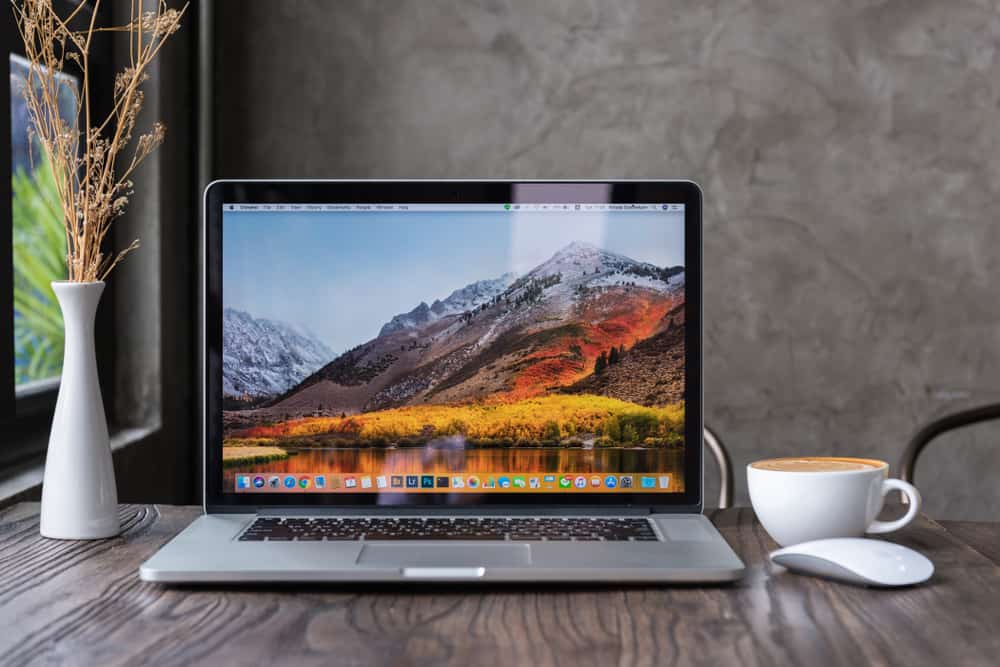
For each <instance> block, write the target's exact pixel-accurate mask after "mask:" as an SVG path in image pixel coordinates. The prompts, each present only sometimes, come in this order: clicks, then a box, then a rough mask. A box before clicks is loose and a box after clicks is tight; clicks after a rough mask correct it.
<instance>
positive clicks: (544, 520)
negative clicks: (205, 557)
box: [239, 517, 658, 542]
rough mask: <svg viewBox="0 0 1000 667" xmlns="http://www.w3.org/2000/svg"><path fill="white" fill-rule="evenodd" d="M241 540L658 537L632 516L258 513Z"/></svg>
mask: <svg viewBox="0 0 1000 667" xmlns="http://www.w3.org/2000/svg"><path fill="white" fill-rule="evenodd" d="M239 539H240V541H241V542H263V541H268V542H322V541H324V540H327V541H343V540H367V541H373V540H512V541H549V542H569V541H577V542H581V541H583V542H596V541H608V542H620V541H637V542H655V541H656V540H657V539H658V538H657V536H656V533H655V532H654V531H653V527H652V525H651V524H650V522H649V520H648V519H642V518H629V517H540V518H522V517H486V518H471V517H470V518H465V517H455V518H444V517H442V518H420V517H258V518H257V519H256V520H255V521H254V522H253V524H251V525H250V527H249V528H247V529H246V531H244V532H243V534H242V535H240V537H239Z"/></svg>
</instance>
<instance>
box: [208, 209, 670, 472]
mask: <svg viewBox="0 0 1000 667" xmlns="http://www.w3.org/2000/svg"><path fill="white" fill-rule="evenodd" d="M664 208H666V207H664ZM683 218H684V216H683V211H679V212H674V211H670V212H667V211H613V212H601V213H591V212H584V211H565V212H564V211H559V212H548V213H545V212H537V211H535V212H517V213H515V212H506V211H497V212H494V211H489V212H449V211H433V212H426V211H406V212H396V211H391V212H389V211H384V212H383V211H364V212H354V211H336V212H284V211H282V212H261V211H242V210H238V211H229V210H226V211H225V212H224V216H223V220H224V222H223V305H224V324H223V393H224V419H223V423H224V433H223V463H224V472H223V474H224V477H225V479H224V484H225V486H224V488H225V489H226V490H227V491H234V490H236V491H250V492H267V491H281V492H288V491H291V490H294V491H321V492H337V491H351V490H357V491H368V492H374V491H379V490H383V489H384V490H386V491H399V492H403V491H405V492H419V491H427V490H431V489H433V490H434V491H438V492H440V491H441V490H442V488H441V487H442V486H444V487H445V490H448V491H471V490H476V491H479V492H483V491H486V490H488V489H494V488H495V489H498V490H500V489H504V490H508V489H509V490H512V491H517V490H523V491H543V492H558V491H568V492H573V491H577V490H581V489H586V490H587V491H589V492H595V491H621V490H633V489H634V490H643V491H651V490H659V491H669V492H681V491H683V490H684V480H683V460H684V459H683V448H684V402H683V395H684V277H685V276H684V266H683V261H684V243H683V241H684V239H683V229H684V222H683ZM633 473H636V475H635V476H633ZM641 473H650V474H653V473H656V476H655V477H642V478H640V476H639V474H641ZM428 480H431V481H430V483H428Z"/></svg>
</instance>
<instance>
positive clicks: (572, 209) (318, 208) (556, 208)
mask: <svg viewBox="0 0 1000 667" xmlns="http://www.w3.org/2000/svg"><path fill="white" fill-rule="evenodd" d="M222 210H223V211H224V212H226V211H233V212H239V213H276V212H285V213H329V212H350V213H364V212H371V213H379V212H386V211H396V212H399V211H439V212H445V211H447V212H462V211H465V212H478V213H483V212H503V213H524V212H536V211H541V212H545V213H576V212H581V211H583V212H611V211H647V212H648V211H660V212H667V213H677V212H682V211H683V210H684V205H683V204H664V203H660V204H565V203H559V204H519V203H512V204H246V203H243V204H236V203H224V204H223V205H222Z"/></svg>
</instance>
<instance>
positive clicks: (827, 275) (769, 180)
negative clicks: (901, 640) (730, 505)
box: [215, 0, 1000, 518]
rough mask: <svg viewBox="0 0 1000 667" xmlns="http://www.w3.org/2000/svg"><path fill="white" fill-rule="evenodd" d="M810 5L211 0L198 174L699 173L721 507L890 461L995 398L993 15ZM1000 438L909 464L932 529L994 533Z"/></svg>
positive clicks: (998, 394) (999, 500) (952, 6)
mask: <svg viewBox="0 0 1000 667" xmlns="http://www.w3.org/2000/svg"><path fill="white" fill-rule="evenodd" d="M816 4H817V5H819V4H820V3H816ZM822 5H823V6H814V7H810V6H807V3H804V2H800V1H799V0H773V1H771V2H750V3H747V2H739V3H734V2H710V1H705V0H697V1H694V2H683V3H678V2H667V1H664V0H616V1H615V2H607V1H605V0H593V1H590V2H583V1H581V2H568V1H558V2H557V1H547V2H533V1H523V2H500V1H495V2H476V3H471V2H461V1H457V0H453V1H431V0H421V1H419V2H418V1H416V0H413V1H411V2H351V1H340V2H318V1H312V2H305V1H288V0H282V2H252V3H247V2H242V1H237V0H222V1H219V2H216V7H217V11H218V14H217V24H216V25H217V26H218V27H217V45H218V51H217V59H218V60H217V62H218V69H217V73H218V76H217V80H218V96H217V99H216V108H217V109H218V110H219V116H218V118H217V122H218V127H217V136H216V141H215V148H216V161H217V163H216V171H217V173H218V175H220V176H233V177H235V176H247V177H251V176H252V177H267V176H286V177H287V176H303V177H305V176H309V177H521V178H528V177H681V178H690V179H693V180H696V181H698V182H700V183H701V184H702V186H703V187H704V189H705V226H706V233H705V254H706V261H707V267H708V268H707V271H706V277H705V291H706V300H707V303H706V314H707V318H706V352H705V366H706V394H707V396H706V398H707V416H708V421H709V423H711V424H713V425H714V426H715V427H716V428H717V429H718V430H719V431H720V432H721V433H722V435H723V436H724V438H725V439H726V442H727V443H728V444H729V446H730V448H731V449H732V450H733V453H734V458H735V461H736V463H737V465H738V466H739V467H740V468H741V469H740V472H739V476H738V481H739V483H738V487H739V488H738V500H740V501H741V502H744V503H745V502H746V489H745V478H744V475H743V473H742V466H743V465H745V464H746V463H747V462H748V461H750V460H753V459H755V458H758V457H763V456H769V455H781V454H795V453H802V454H819V453H828V454H857V455H870V456H879V457H882V458H885V459H888V460H889V461H890V462H891V463H892V464H893V465H895V463H896V462H897V461H898V459H899V455H900V453H901V451H902V449H903V446H904V444H905V442H906V440H907V438H908V437H909V436H910V435H911V434H912V432H913V431H914V430H915V429H916V428H917V427H918V426H919V425H921V424H922V423H923V422H925V421H926V420H927V419H929V418H932V417H933V416H936V415H940V414H942V413H944V412H947V411H949V410H952V409H956V408H959V407H964V406H968V405H970V404H973V403H977V402H981V401H986V400H989V399H996V398H1000V379H998V377H1000V326H998V325H1000V301H998V299H997V298H996V290H995V289H994V284H995V282H996V277H997V276H998V273H1000V260H998V251H1000V228H998V225H997V224H995V222H994V218H995V215H996V211H997V208H998V204H1000V193H998V183H1000V160H998V158H997V156H998V147H1000V108H998V103H1000V76H998V73H997V67H996V61H997V58H998V56H997V47H998V45H1000V10H998V9H997V7H996V6H995V3H988V2H980V3H977V2H916V1H914V2H837V3H833V2H829V3H822ZM998 435H1000V427H991V426H980V427H976V428H974V429H969V430H968V431H967V432H965V433H961V434H956V435H953V436H949V437H946V438H944V439H942V440H941V441H940V442H939V443H938V444H937V445H936V446H935V448H934V449H933V451H931V452H930V453H929V454H928V455H927V456H926V457H925V458H924V459H923V460H922V463H921V466H920V468H919V470H918V481H919V482H920V486H921V488H922V489H923V490H924V493H925V496H926V498H927V508H928V511H929V512H930V513H931V514H933V515H935V516H939V517H963V518H989V517H992V518H996V517H997V516H998V515H1000V490H998V488H997V487H998V485H997V484H996V482H995V480H997V479H998V478H1000V438H998ZM709 476H710V477H711V476H712V469H711V468H710V469H709ZM711 488H713V489H714V488H715V485H714V484H712V485H711ZM983 499H985V502H984V501H983Z"/></svg>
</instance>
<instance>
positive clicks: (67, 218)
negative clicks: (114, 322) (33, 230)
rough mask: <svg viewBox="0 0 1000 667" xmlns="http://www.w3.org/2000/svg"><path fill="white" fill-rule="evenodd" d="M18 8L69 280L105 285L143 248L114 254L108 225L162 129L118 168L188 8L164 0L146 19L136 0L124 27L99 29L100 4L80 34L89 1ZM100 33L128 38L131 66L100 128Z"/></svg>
mask: <svg viewBox="0 0 1000 667" xmlns="http://www.w3.org/2000/svg"><path fill="white" fill-rule="evenodd" d="M11 1H12V4H13V6H14V16H15V19H16V20H17V27H18V30H19V31H20V34H21V39H22V41H23V42H24V52H25V55H26V56H27V59H28V61H29V63H30V67H29V71H28V80H27V83H26V84H25V86H24V98H25V102H26V104H27V107H28V113H29V115H30V116H31V121H32V126H31V129H30V132H32V133H33V135H34V136H35V137H37V138H38V140H39V143H40V144H41V146H42V150H43V152H44V153H45V156H46V158H47V159H48V164H49V168H50V169H51V170H52V176H53V179H54V181H55V183H56V190H57V192H58V194H59V200H60V206H61V207H62V216H63V225H64V227H65V232H66V264H67V267H68V273H69V276H68V278H69V280H71V281H75V282H90V281H95V280H104V279H105V278H106V277H107V275H108V274H109V273H110V272H111V270H112V269H113V268H114V267H115V266H116V265H117V264H118V262H120V261H121V260H122V259H123V258H124V257H125V256H126V255H127V254H128V253H129V252H131V251H132V250H135V249H136V248H138V247H139V241H138V240H135V241H133V242H132V243H130V244H129V245H128V247H126V248H125V249H124V250H121V251H120V252H118V253H114V254H111V255H105V254H104V251H103V249H102V248H103V245H104V240H105V237H106V236H107V234H108V232H109V231H110V229H111V223H112V222H113V221H114V220H115V219H117V218H118V217H119V216H120V215H121V214H122V213H123V212H124V210H125V207H126V206H127V205H128V202H129V197H131V195H132V194H133V190H132V187H133V185H132V181H131V175H132V173H133V172H134V171H135V169H136V168H137V167H138V166H139V165H140V164H141V163H142V162H143V160H145V159H146V158H147V157H149V155H150V154H151V153H152V152H153V151H154V150H156V148H157V147H158V146H159V145H160V144H161V143H163V138H164V135H165V133H166V128H165V127H164V126H163V124H162V123H160V122H155V123H153V126H152V128H150V130H149V131H148V132H146V133H144V134H140V135H139V136H138V138H137V139H136V141H135V142H134V148H133V149H132V154H131V156H130V157H129V158H128V160H127V163H126V164H125V167H124V169H119V168H118V157H119V155H120V154H121V153H122V151H124V150H125V148H126V146H128V145H129V144H130V143H132V138H133V137H132V134H133V131H134V130H135V125H136V120H137V118H138V115H139V112H140V111H141V110H142V105H143V92H142V88H141V86H142V83H143V82H145V81H146V80H147V79H148V78H149V75H148V73H147V69H148V68H149V66H150V64H151V63H152V62H153V60H154V59H155V58H156V56H157V54H159V52H160V49H161V48H163V45H164V44H165V43H166V40H167V38H169V37H170V35H172V34H174V33H175V32H177V30H178V29H179V28H180V20H181V17H182V16H183V15H184V12H185V11H186V10H187V7H188V5H187V4H185V5H184V6H183V7H182V8H181V9H179V10H177V9H170V8H168V7H167V4H166V0H158V2H157V6H156V11H150V12H145V13H143V12H142V7H141V0H131V12H130V16H129V23H128V24H127V25H124V26H110V27H99V26H97V25H96V20H97V14H98V9H99V8H100V4H101V3H100V0H95V1H94V3H93V7H92V8H91V10H90V11H91V15H90V19H89V21H88V25H87V27H86V29H85V30H82V31H76V30H73V29H71V27H70V26H71V25H73V23H74V22H75V21H76V20H77V19H78V15H79V13H80V12H81V10H82V9H84V7H85V3H84V2H80V3H79V4H78V5H77V7H76V8H75V9H74V10H73V11H72V12H71V13H70V14H69V15H68V16H66V17H60V16H59V15H58V14H56V12H55V10H54V8H53V7H52V0H11ZM98 32H128V33H129V66H128V67H126V68H125V69H124V70H122V71H121V72H119V73H118V74H117V75H116V76H115V82H114V92H113V104H112V109H111V111H110V112H109V113H108V115H107V116H106V117H105V118H104V119H103V120H101V121H100V122H99V123H98V122H94V121H93V119H92V118H91V98H90V83H91V81H90V47H91V42H92V40H93V37H94V34H95V33H98ZM67 61H69V62H72V63H73V65H74V66H75V67H76V69H77V70H78V71H79V74H80V80H81V90H80V92H79V93H76V91H74V93H75V107H76V108H75V115H74V118H72V119H71V121H68V120H67V119H65V118H63V117H62V116H61V115H60V110H59V93H60V90H61V89H63V86H64V83H63V79H62V77H61V74H62V72H64V71H65V68H66V66H67V65H68V64H69V62H67ZM71 122H72V124H71ZM81 124H82V126H83V131H82V134H83V150H82V151H81V150H80V135H81V131H80V129H79V126H80V125H81ZM106 132H110V138H108V136H107V134H106Z"/></svg>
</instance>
